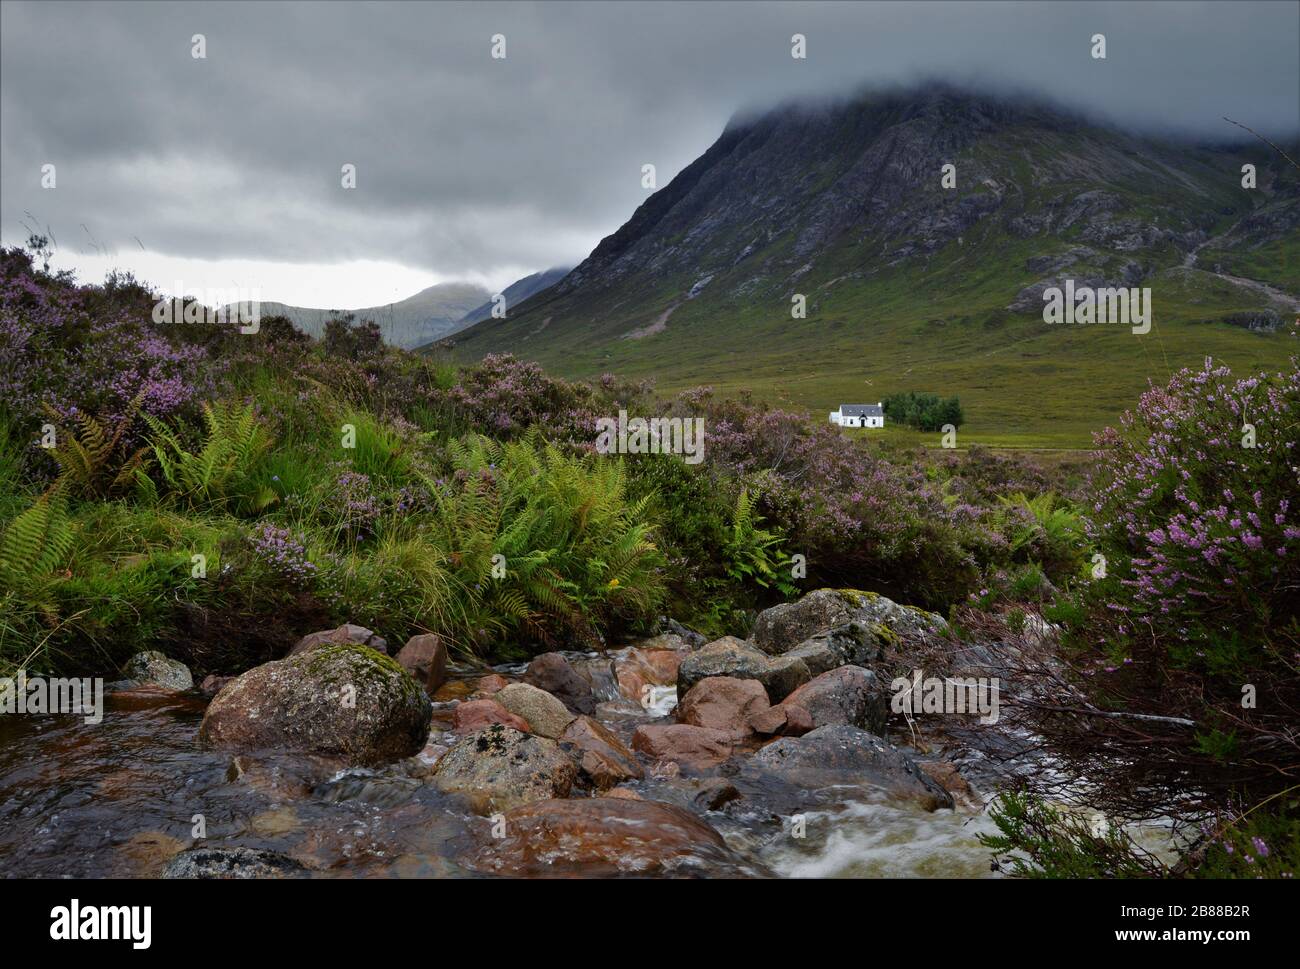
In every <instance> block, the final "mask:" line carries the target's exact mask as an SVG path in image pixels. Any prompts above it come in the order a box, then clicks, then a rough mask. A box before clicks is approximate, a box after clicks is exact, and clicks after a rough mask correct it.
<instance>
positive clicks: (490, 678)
mask: <svg viewBox="0 0 1300 969" xmlns="http://www.w3.org/2000/svg"><path fill="white" fill-rule="evenodd" d="M509 685H510V681H509V680H507V679H506V678H505V677H504V676H501V675H500V674H498V673H489V674H488V675H487V676H480V677H479V680H478V684H477V689H478V692H480V693H482V694H484V695H486V696H491V695H492V694H493V693H500V692H501V691H502V690H504V689H505V688H506V687H507V686H509Z"/></svg>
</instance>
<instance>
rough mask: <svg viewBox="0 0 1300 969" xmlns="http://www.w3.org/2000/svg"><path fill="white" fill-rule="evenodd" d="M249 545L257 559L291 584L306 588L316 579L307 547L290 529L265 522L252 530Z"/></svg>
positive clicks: (314, 567)
mask: <svg viewBox="0 0 1300 969" xmlns="http://www.w3.org/2000/svg"><path fill="white" fill-rule="evenodd" d="M252 542H253V551H254V553H255V554H256V556H257V558H258V560H259V561H260V562H261V563H262V564H263V565H266V566H267V567H268V568H270V569H271V570H272V571H274V572H275V573H276V574H277V575H279V576H280V577H282V578H284V579H286V580H288V581H289V582H291V583H292V584H294V585H297V586H304V587H305V586H307V585H309V584H310V583H311V581H312V579H314V578H315V576H316V571H317V570H316V564H315V563H314V562H312V561H311V560H310V559H309V558H308V557H307V546H306V545H304V544H303V543H302V541H301V540H300V539H299V538H298V537H297V536H295V535H294V534H293V533H292V532H291V531H289V529H287V528H278V527H277V526H275V525H272V524H270V523H269V522H264V523H262V524H261V525H259V526H258V527H257V528H256V529H255V530H254V532H253V538H252Z"/></svg>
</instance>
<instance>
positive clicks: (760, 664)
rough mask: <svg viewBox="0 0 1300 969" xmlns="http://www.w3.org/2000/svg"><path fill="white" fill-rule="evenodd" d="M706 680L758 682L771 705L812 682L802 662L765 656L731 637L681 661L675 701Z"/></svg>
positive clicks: (715, 642)
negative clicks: (727, 678)
mask: <svg viewBox="0 0 1300 969" xmlns="http://www.w3.org/2000/svg"><path fill="white" fill-rule="evenodd" d="M710 676H731V677H734V678H736V679H738V680H758V681H759V682H760V683H762V684H763V686H764V688H765V689H766V690H767V695H768V697H769V698H770V699H771V700H773V701H774V702H776V701H779V700H783V699H784V698H785V697H786V696H788V695H789V694H790V693H791V692H792V691H794V690H795V689H796V688H797V687H799V686H800V685H801V684H803V683H806V682H808V680H810V679H811V678H812V674H811V673H810V672H809V669H808V664H807V663H806V662H804V661H803V659H801V658H799V657H797V656H769V655H767V654H766V653H764V652H762V651H761V650H758V649H755V648H754V647H753V646H751V645H749V644H748V643H746V642H744V641H743V640H739V639H736V638H735V637H734V636H726V637H723V638H722V639H719V640H716V641H714V642H712V643H709V644H708V645H707V646H703V647H701V648H700V649H699V650H698V651H696V652H694V653H691V654H690V655H689V656H687V657H686V658H685V659H684V660H682V664H681V666H679V667H678V668H677V698H678V700H679V701H680V700H681V699H682V698H684V697H685V696H686V694H687V693H689V692H690V690H691V687H693V686H694V685H695V684H696V683H698V682H700V680H703V679H706V678H707V677H710Z"/></svg>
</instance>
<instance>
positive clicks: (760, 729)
mask: <svg viewBox="0 0 1300 969" xmlns="http://www.w3.org/2000/svg"><path fill="white" fill-rule="evenodd" d="M705 682H708V681H707V680H706V681H705ZM747 723H748V724H749V729H750V730H752V731H754V733H761V734H763V735H764V736H771V735H772V734H778V733H782V732H783V731H784V730H785V707H784V706H781V705H777V706H774V707H768V708H767V709H766V710H759V711H757V712H755V713H751V714H750V715H749V719H748V721H747Z"/></svg>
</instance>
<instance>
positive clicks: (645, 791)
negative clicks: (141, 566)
mask: <svg viewBox="0 0 1300 969" xmlns="http://www.w3.org/2000/svg"><path fill="white" fill-rule="evenodd" d="M503 672H506V673H512V672H517V670H515V669H514V668H503ZM598 685H599V684H598ZM469 688H470V687H469V683H468V682H467V681H462V682H459V683H452V684H449V685H448V687H446V688H444V693H445V694H449V695H456V694H457V693H459V694H460V695H465V694H467V693H468V692H469ZM603 692H606V693H608V692H609V687H608V685H605V686H604V690H603ZM443 695H444V694H440V696H443ZM206 702H207V701H206V700H204V699H203V698H201V697H199V696H197V695H194V694H179V695H178V694H167V693H150V692H140V691H132V692H126V693H117V694H110V695H108V696H107V697H106V710H105V714H104V719H103V722H102V723H100V724H97V725H89V724H86V723H85V722H84V721H83V719H82V718H81V717H77V716H6V717H0V874H3V875H4V876H8V877H21V876H40V877H51V878H58V877H67V876H89V877H110V876H125V877H131V876H146V877H153V876H157V875H158V874H159V873H160V872H161V870H162V868H163V866H164V865H165V864H166V862H167V860H168V859H169V858H170V857H171V856H172V855H174V854H175V853H176V852H178V851H180V850H183V849H185V848H189V847H192V846H194V845H195V844H198V843H200V842H199V840H198V838H197V837H196V834H202V835H204V840H203V841H202V844H204V845H208V846H213V845H226V846H236V845H238V846H244V847H250V848H263V849H270V850H274V851H278V852H282V853H284V854H287V855H289V856H291V857H292V858H294V859H296V860H297V861H299V862H301V863H303V864H305V865H307V866H308V867H309V868H310V869H311V870H312V871H311V873H312V874H313V875H316V876H319V877H339V876H344V877H348V876H360V877H392V876H415V877H422V876H423V877H429V876H465V877H481V875H480V874H479V873H478V872H475V871H473V870H470V869H469V868H468V867H466V865H465V864H464V863H463V859H464V857H465V856H466V853H467V852H469V851H471V850H472V848H473V847H474V845H475V843H476V838H475V836H476V834H477V833H481V831H482V829H483V826H484V825H486V824H487V823H488V822H487V821H486V820H485V819H483V818H480V817H477V816H475V815H474V814H472V813H470V812H469V811H468V810H467V808H466V806H465V805H464V803H463V802H461V801H459V800H457V799H455V798H452V797H448V796H444V795H442V794H440V793H438V792H437V791H436V790H435V788H434V787H433V785H432V784H430V783H428V769H427V764H425V763H424V762H423V761H422V760H421V758H419V757H416V758H411V759H408V760H406V761H402V762H399V763H396V764H392V765H388V766H385V767H383V768H379V769H374V770H371V769H359V768H350V769H339V768H338V767H337V765H333V764H330V763H325V762H322V761H319V760H316V759H314V758H310V757H304V756H302V755H298V754H288V753H279V754H276V753H271V754H262V753H259V754H258V755H257V756H256V757H246V756H235V755H232V754H231V753H229V752H222V751H213V750H206V749H203V748H202V747H201V746H200V745H199V744H198V742H197V734H198V727H199V723H200V721H201V720H202V717H203V711H204V707H205V706H206ZM674 702H675V693H674V691H672V689H671V688H666V689H661V690H658V691H656V692H655V694H654V696H653V697H652V702H651V709H650V710H649V711H630V710H628V709H626V707H625V708H622V709H619V710H618V711H617V713H616V715H611V714H608V713H605V714H603V719H604V720H605V722H606V723H607V725H609V726H611V728H612V729H615V730H616V732H619V733H620V734H621V735H622V736H624V737H626V736H627V734H628V733H630V730H631V727H632V726H634V725H635V723H637V722H646V721H647V720H651V719H656V718H659V717H662V716H663V715H664V714H666V713H668V712H669V711H670V710H671V708H672V705H673V703H674ZM607 706H608V705H607ZM605 709H606V708H605V707H602V711H604V710H605ZM439 720H441V725H447V724H449V721H450V707H449V705H448V704H439V708H438V710H437V712H436V713H435V727H438V726H439V725H440V724H439ZM630 786H632V787H633V788H635V789H636V790H637V791H638V792H639V793H640V794H641V795H642V796H643V797H644V798H646V799H647V800H664V801H670V802H673V803H678V804H682V805H689V804H690V803H691V802H690V798H689V795H688V794H684V793H683V788H682V781H681V779H680V778H676V777H673V776H668V777H662V778H661V777H655V776H651V775H650V774H647V779H646V780H645V781H642V782H637V783H635V784H633V785H630ZM808 795H809V797H808V800H807V802H806V803H805V804H803V805H801V806H799V807H798V808H797V810H796V809H794V808H791V806H790V805H789V804H788V803H785V802H783V801H781V800H780V799H779V798H777V797H776V796H775V794H774V795H773V798H772V799H771V800H769V799H768V798H767V797H766V796H765V792H764V791H763V790H762V789H752V788H751V789H749V790H747V791H746V796H745V797H744V798H742V799H740V800H737V801H733V802H732V803H730V804H727V805H725V806H724V807H723V808H722V809H720V810H716V811H708V812H704V810H703V809H702V808H698V807H697V808H695V810H696V811H697V812H699V813H700V814H701V816H703V817H704V818H705V820H707V821H708V822H709V823H710V824H712V825H713V826H714V827H715V828H717V830H718V831H719V832H721V833H722V835H723V837H724V838H725V839H726V841H727V844H728V847H730V848H731V849H733V851H734V852H735V853H736V854H737V855H739V856H740V857H741V858H743V859H744V860H745V861H746V863H747V864H749V865H750V867H748V868H746V869H745V871H746V872H749V873H758V874H772V875H777V876H786V877H823V876H863V877H898V876H930V877H944V876H951V877H978V876H984V877H987V876H989V875H990V874H992V873H991V872H990V870H989V853H988V851H987V850H986V849H984V848H981V847H980V846H979V844H978V842H977V840H976V838H977V835H978V834H979V833H980V832H987V831H990V830H991V829H992V826H991V823H990V822H989V821H988V820H987V816H986V815H985V814H983V813H980V812H978V811H969V810H967V811H962V810H957V811H953V810H940V811H936V812H933V813H930V812H926V811H924V810H923V809H921V808H920V807H917V806H913V805H911V804H908V803H890V802H887V801H883V800H881V799H880V798H879V797H878V796H873V795H872V794H871V793H870V792H869V791H866V790H862V789H856V788H852V787H847V788H845V787H841V788H827V789H825V790H820V791H812V792H808ZM200 824H201V825H202V826H203V828H204V829H205V830H201V829H200V828H198V827H196V826H198V825H200ZM710 864H711V863H710V862H709V861H708V860H707V859H701V861H700V867H699V870H698V871H696V872H695V873H697V874H710V873H716V874H735V873H736V870H735V869H734V868H728V869H726V870H722V869H719V870H717V871H714V872H711V871H710Z"/></svg>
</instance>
